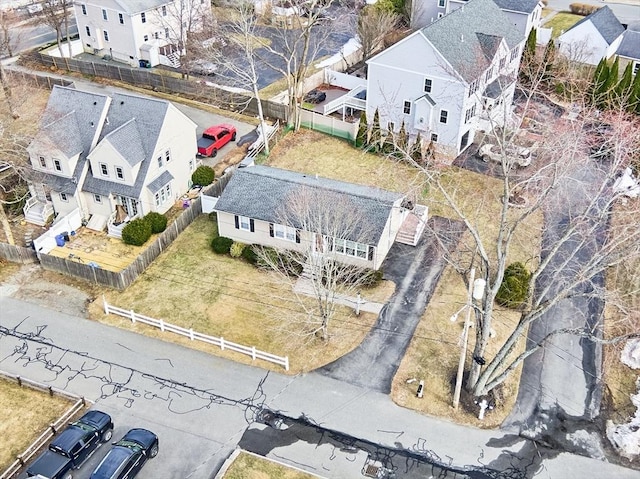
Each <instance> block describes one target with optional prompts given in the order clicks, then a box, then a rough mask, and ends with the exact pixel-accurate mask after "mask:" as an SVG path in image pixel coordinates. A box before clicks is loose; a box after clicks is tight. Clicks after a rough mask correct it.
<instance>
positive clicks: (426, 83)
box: [424, 78, 433, 93]
mask: <svg viewBox="0 0 640 479" xmlns="http://www.w3.org/2000/svg"><path fill="white" fill-rule="evenodd" d="M432 86H433V81H432V80H430V79H429V78H425V79H424V92H425V93H431V87H432Z"/></svg>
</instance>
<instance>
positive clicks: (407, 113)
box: [402, 100, 411, 115]
mask: <svg viewBox="0 0 640 479" xmlns="http://www.w3.org/2000/svg"><path fill="white" fill-rule="evenodd" d="M407 106H408V107H409V111H405V110H406V109H407ZM402 113H404V114H405V115H411V100H404V101H403V102H402Z"/></svg>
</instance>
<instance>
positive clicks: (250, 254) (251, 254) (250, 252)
mask: <svg viewBox="0 0 640 479" xmlns="http://www.w3.org/2000/svg"><path fill="white" fill-rule="evenodd" d="M242 257H243V258H244V260H245V261H246V262H247V263H249V264H254V265H255V264H257V263H258V255H257V254H256V252H255V251H254V249H253V246H252V245H247V246H246V247H245V248H244V249H243V250H242Z"/></svg>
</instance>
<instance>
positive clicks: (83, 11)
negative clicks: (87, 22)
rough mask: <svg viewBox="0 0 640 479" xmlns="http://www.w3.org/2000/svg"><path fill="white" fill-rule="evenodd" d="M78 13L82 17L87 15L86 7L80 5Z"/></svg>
mask: <svg viewBox="0 0 640 479" xmlns="http://www.w3.org/2000/svg"><path fill="white" fill-rule="evenodd" d="M80 11H81V12H82V14H83V15H86V14H87V6H86V5H85V4H84V3H83V4H81V5H80Z"/></svg>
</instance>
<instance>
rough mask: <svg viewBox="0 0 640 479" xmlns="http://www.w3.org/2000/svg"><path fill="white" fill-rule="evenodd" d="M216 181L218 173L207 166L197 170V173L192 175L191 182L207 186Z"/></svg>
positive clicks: (199, 167)
mask: <svg viewBox="0 0 640 479" xmlns="http://www.w3.org/2000/svg"><path fill="white" fill-rule="evenodd" d="M215 179H216V172H215V171H213V168H211V167H210V166H206V165H200V166H198V167H197V168H196V171H194V172H193V174H192V175H191V181H192V182H193V184H194V185H198V186H207V185H210V184H211V183H213V180H215Z"/></svg>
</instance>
